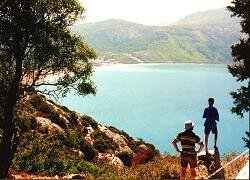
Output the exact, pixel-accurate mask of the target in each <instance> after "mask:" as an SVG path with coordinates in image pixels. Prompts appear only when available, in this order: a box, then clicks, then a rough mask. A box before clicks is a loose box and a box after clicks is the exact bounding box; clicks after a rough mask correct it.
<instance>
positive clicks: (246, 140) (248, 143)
mask: <svg viewBox="0 0 250 180" xmlns="http://www.w3.org/2000/svg"><path fill="white" fill-rule="evenodd" d="M245 133H246V137H243V138H242V139H243V141H244V142H245V143H246V145H245V147H247V148H250V140H249V139H250V132H249V131H246V132H245Z"/></svg>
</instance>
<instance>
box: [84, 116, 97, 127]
mask: <svg viewBox="0 0 250 180" xmlns="http://www.w3.org/2000/svg"><path fill="white" fill-rule="evenodd" d="M81 123H82V125H84V126H89V125H91V127H93V128H94V129H97V126H98V123H97V122H96V121H95V120H94V119H93V118H92V117H90V116H88V115H83V116H81Z"/></svg>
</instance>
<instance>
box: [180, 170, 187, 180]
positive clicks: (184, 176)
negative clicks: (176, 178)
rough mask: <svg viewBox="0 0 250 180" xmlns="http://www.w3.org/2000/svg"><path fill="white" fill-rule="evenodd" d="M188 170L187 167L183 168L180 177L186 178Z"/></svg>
mask: <svg viewBox="0 0 250 180" xmlns="http://www.w3.org/2000/svg"><path fill="white" fill-rule="evenodd" d="M186 170H187V168H181V176H180V179H185V178H186Z"/></svg>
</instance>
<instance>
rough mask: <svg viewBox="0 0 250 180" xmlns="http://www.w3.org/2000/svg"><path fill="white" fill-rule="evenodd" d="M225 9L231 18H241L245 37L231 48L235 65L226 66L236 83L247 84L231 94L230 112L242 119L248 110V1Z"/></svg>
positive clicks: (233, 4)
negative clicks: (231, 105)
mask: <svg viewBox="0 0 250 180" xmlns="http://www.w3.org/2000/svg"><path fill="white" fill-rule="evenodd" d="M227 8H228V10H229V11H231V12H232V13H233V14H232V16H236V17H240V18H241V19H240V20H241V22H240V24H241V28H242V31H241V32H242V33H245V35H246V36H244V37H243V38H241V39H240V42H238V43H237V44H234V45H232V46H231V49H232V56H233V57H234V61H235V62H236V63H235V64H232V65H229V66H228V70H229V72H230V73H231V74H232V75H233V76H234V77H235V78H236V80H237V81H246V82H247V84H246V87H245V86H241V87H240V89H237V91H236V92H231V96H232V97H233V99H234V105H235V106H234V107H233V108H232V109H231V110H232V112H233V113H236V114H237V115H239V116H241V117H243V115H244V113H245V112H249V110H250V99H249V94H250V82H249V77H250V53H249V52H250V37H249V36H250V1H248V0H247V1H245V0H233V1H232V5H231V6H228V7H227Z"/></svg>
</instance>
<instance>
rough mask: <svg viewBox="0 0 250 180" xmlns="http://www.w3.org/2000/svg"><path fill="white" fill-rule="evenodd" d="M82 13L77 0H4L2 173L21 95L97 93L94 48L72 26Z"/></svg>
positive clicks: (0, 34)
mask: <svg viewBox="0 0 250 180" xmlns="http://www.w3.org/2000/svg"><path fill="white" fill-rule="evenodd" d="M83 15H84V8H83V7H82V5H81V4H80V3H79V2H78V1H77V0H1V1H0V83H1V88H0V93H1V95H0V96H1V97H0V137H1V136H2V137H1V141H0V162H1V163H0V178H4V177H6V175H7V173H8V170H9V167H10V165H11V162H12V159H13V155H14V153H15V152H16V148H17V146H18V141H19V139H20V137H19V136H20V133H19V132H18V130H17V128H16V127H15V120H16V119H18V113H17V112H18V108H17V104H18V103H19V102H20V101H22V100H23V99H25V97H27V95H29V94H32V93H35V92H37V91H39V92H42V93H44V94H47V95H55V96H59V95H62V96H65V95H66V93H67V92H68V91H69V90H72V89H73V90H75V91H76V92H77V93H78V94H79V95H87V94H95V92H96V89H95V86H94V83H93V82H92V81H91V75H92V64H91V59H93V58H95V57H96V54H95V52H94V50H93V49H91V48H89V47H88V45H87V44H85V43H84V42H83V40H82V39H81V38H80V37H77V36H76V35H73V34H71V33H70V30H69V28H68V27H69V26H71V25H73V23H74V22H76V21H77V20H78V19H79V18H83ZM51 75H57V76H56V77H57V78H56V79H53V80H52V79H51V78H48V77H50V76H51ZM51 87H54V88H51Z"/></svg>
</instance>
